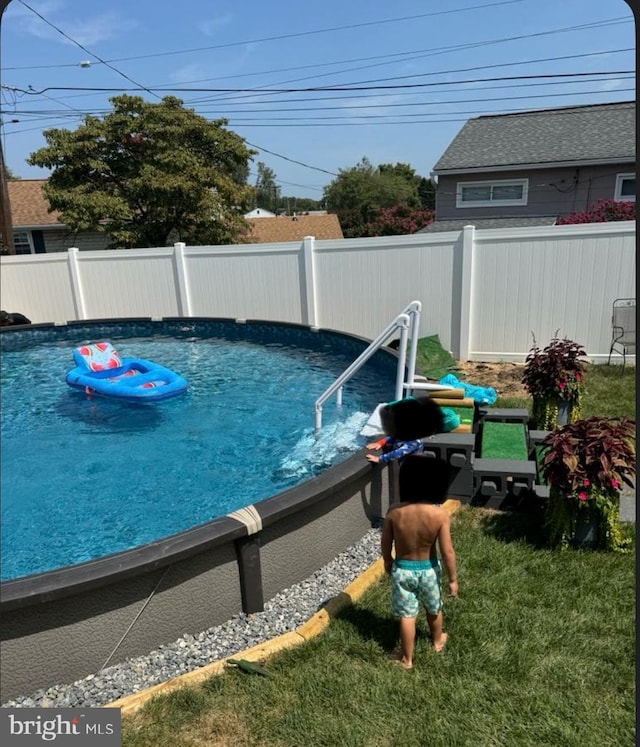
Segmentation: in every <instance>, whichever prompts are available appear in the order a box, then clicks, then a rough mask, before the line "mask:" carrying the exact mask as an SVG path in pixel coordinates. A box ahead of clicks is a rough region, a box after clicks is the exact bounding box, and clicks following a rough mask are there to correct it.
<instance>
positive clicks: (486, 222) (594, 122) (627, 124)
mask: <svg viewBox="0 0 640 747" xmlns="http://www.w3.org/2000/svg"><path fill="white" fill-rule="evenodd" d="M635 108H636V104H635V101H623V102H619V103H613V104H592V105H587V106H572V107H562V108H558V109H545V110H538V111H525V112H518V113H516V114H499V115H486V116H482V117H476V118H474V119H470V120H468V122H467V123H466V124H465V125H464V126H463V128H462V129H461V130H460V132H459V133H458V134H457V135H456V137H455V138H454V139H453V141H452V142H451V144H450V145H449V147H448V148H447V149H446V151H445V152H444V153H443V155H442V157H441V158H440V160H439V161H438V162H437V163H436V165H435V166H434V169H433V172H432V177H435V178H437V186H436V217H435V221H434V222H433V223H431V224H430V225H429V226H427V227H426V228H424V229H422V230H423V231H425V232H426V231H428V232H432V231H451V230H458V229H460V228H462V226H464V225H467V224H470V223H471V224H473V225H475V226H477V227H479V228H480V227H487V228H499V227H506V226H530V225H553V223H555V221H556V219H557V218H559V217H561V216H565V215H569V214H570V213H572V212H575V211H583V210H586V209H587V208H588V207H589V206H590V205H593V204H594V203H596V202H598V200H609V199H614V200H633V201H635V199H636V174H635V170H636V148H635V142H636V117H635Z"/></svg>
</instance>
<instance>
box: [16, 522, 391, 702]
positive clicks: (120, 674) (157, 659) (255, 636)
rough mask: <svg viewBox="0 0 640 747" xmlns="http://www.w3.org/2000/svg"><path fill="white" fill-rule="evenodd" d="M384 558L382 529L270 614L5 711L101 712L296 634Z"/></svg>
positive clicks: (280, 600) (279, 599) (293, 590)
mask: <svg viewBox="0 0 640 747" xmlns="http://www.w3.org/2000/svg"><path fill="white" fill-rule="evenodd" d="M379 556H380V529H379V528H373V529H370V530H369V531H368V532H367V533H366V534H365V535H364V537H363V538H362V539H361V540H360V541H359V542H357V543H355V544H354V545H352V546H351V547H349V548H348V549H347V550H345V551H344V552H342V553H340V555H338V557H337V558H335V559H334V560H332V561H331V562H330V563H328V564H327V565H325V566H323V567H322V568H321V569H320V570H319V571H316V572H315V573H314V574H313V575H311V576H309V578H307V579H305V580H304V581H302V582H300V583H299V584H294V585H293V586H290V587H289V588H287V589H284V590H283V591H281V592H280V593H279V594H277V595H276V596H275V597H273V599H271V600H269V601H268V602H266V603H265V609H264V612H257V613H255V614H252V615H247V614H244V613H240V614H238V615H234V617H232V618H231V619H230V620H228V621H227V622H225V623H223V624H222V625H217V626H215V627H212V628H209V629H208V630H205V631H203V632H202V633H198V634H196V635H189V634H187V635H185V636H183V637H182V638H179V639H178V640H177V641H174V642H173V643H170V644H167V645H165V646H161V647H160V648H158V649H156V650H155V651H152V652H151V653H149V654H148V655H146V656H139V657H136V658H134V659H128V660H127V661H125V662H123V663H121V664H116V665H114V666H110V667H107V668H106V669H103V670H101V671H100V672H98V673H97V674H92V675H89V676H88V677H85V678H84V679H82V680H78V681H77V682H74V683H73V684H71V685H54V686H52V687H49V688H47V689H46V690H44V689H43V690H38V691H37V692H35V693H33V694H32V695H29V696H21V697H18V698H14V699H13V700H10V701H7V702H5V703H3V704H2V707H5V708H6V707H14V708H15V707H22V708H34V707H42V708H45V707H46V708H65V707H85V708H88V707H95V706H102V705H106V704H108V703H112V702H113V701H115V700H118V699H119V698H123V697H125V696H126V695H131V694H133V693H136V692H139V691H140V690H145V689H146V688H148V687H151V686H153V685H157V684H159V683H161V682H165V681H166V680H169V679H171V678H172V677H176V676H178V675H181V674H185V673H186V672H190V671H192V670H194V669H198V668H199V667H202V666H204V665H205V664H209V663H211V662H212V661H217V660H218V659H224V658H226V657H228V656H232V655H233V654H237V653H238V652H240V651H244V649H247V648H250V647H251V646H256V645H258V644H259V643H264V642H265V641H268V640H270V639H271V638H274V637H275V636H279V635H282V633H288V632H291V631H294V630H296V629H297V628H299V627H300V625H302V624H303V623H304V622H306V621H307V620H308V619H309V618H310V617H311V616H312V615H314V614H315V613H316V612H317V611H318V609H319V608H320V607H321V606H322V605H323V604H324V603H325V602H326V601H327V600H329V599H330V598H331V597H334V596H336V595H337V594H339V593H340V592H341V591H342V590H343V589H344V587H345V586H347V585H348V584H350V583H351V582H352V581H353V580H354V579H355V578H357V577H358V576H359V575H360V574H361V573H362V572H363V571H364V570H366V569H367V568H368V567H369V566H370V565H371V564H372V563H373V562H374V561H375V560H377V558H378V557H379Z"/></svg>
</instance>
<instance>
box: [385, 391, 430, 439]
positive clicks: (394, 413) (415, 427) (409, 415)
mask: <svg viewBox="0 0 640 747" xmlns="http://www.w3.org/2000/svg"><path fill="white" fill-rule="evenodd" d="M380 422H381V424H382V428H383V430H384V432H385V433H386V434H387V436H392V437H393V438H397V439H398V440H400V441H414V440H416V439H418V438H427V436H432V435H433V434H434V433H442V432H443V431H444V416H443V413H442V410H441V409H440V407H439V406H438V405H437V404H436V403H435V402H434V401H433V400H432V399H430V398H429V397H407V398H406V399H401V400H398V401H397V402H390V403H389V404H386V405H384V407H381V408H380Z"/></svg>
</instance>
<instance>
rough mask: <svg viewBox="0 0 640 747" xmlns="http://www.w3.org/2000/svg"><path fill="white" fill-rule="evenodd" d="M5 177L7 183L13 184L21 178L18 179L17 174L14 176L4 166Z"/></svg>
mask: <svg viewBox="0 0 640 747" xmlns="http://www.w3.org/2000/svg"><path fill="white" fill-rule="evenodd" d="M4 172H5V177H6V180H7V181H8V182H15V181H18V180H19V179H20V178H21V177H19V176H18V175H17V174H14V173H13V171H11V169H10V168H9V167H8V166H7V165H6V164H5V167H4Z"/></svg>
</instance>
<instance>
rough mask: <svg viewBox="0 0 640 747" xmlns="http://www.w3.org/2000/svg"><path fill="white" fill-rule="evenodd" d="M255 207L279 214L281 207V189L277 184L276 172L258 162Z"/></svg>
mask: <svg viewBox="0 0 640 747" xmlns="http://www.w3.org/2000/svg"><path fill="white" fill-rule="evenodd" d="M255 207H261V208H264V209H265V210H271V211H272V212H273V213H277V212H278V208H279V207H280V187H279V186H278V185H277V184H276V172H275V171H274V170H273V169H271V168H269V167H268V166H267V165H266V164H265V163H263V162H262V161H258V176H257V178H256V190H255Z"/></svg>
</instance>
